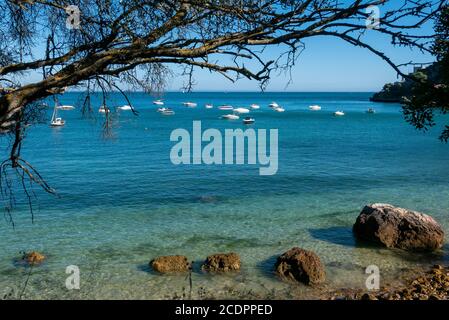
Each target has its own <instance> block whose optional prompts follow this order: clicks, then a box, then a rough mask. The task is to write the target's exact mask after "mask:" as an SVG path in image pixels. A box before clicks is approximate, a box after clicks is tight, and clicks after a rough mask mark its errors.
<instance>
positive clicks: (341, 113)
mask: <svg viewBox="0 0 449 320" xmlns="http://www.w3.org/2000/svg"><path fill="white" fill-rule="evenodd" d="M344 115H345V113H344V112H343V111H336V112H334V116H336V117H343V116H344Z"/></svg>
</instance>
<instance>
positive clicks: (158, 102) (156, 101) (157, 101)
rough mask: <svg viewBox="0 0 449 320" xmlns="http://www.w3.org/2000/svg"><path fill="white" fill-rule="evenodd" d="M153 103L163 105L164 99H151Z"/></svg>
mask: <svg viewBox="0 0 449 320" xmlns="http://www.w3.org/2000/svg"><path fill="white" fill-rule="evenodd" d="M153 104H155V105H157V106H163V105H164V101H162V100H155V101H153Z"/></svg>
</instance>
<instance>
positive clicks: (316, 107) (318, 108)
mask: <svg viewBox="0 0 449 320" xmlns="http://www.w3.org/2000/svg"><path fill="white" fill-rule="evenodd" d="M309 109H310V110H312V111H320V110H321V107H320V106H318V105H315V106H310V107H309Z"/></svg>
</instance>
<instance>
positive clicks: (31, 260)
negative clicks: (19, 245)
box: [23, 251, 45, 266]
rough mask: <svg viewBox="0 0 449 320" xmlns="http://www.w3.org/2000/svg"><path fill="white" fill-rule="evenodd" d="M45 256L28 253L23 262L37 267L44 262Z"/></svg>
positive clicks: (38, 253) (35, 252)
mask: <svg viewBox="0 0 449 320" xmlns="http://www.w3.org/2000/svg"><path fill="white" fill-rule="evenodd" d="M44 260H45V256H44V255H43V254H42V253H40V252H37V251H31V252H27V253H25V254H24V256H23V261H24V262H26V263H27V264H28V265H30V266H36V265H39V264H41V263H42V262H44Z"/></svg>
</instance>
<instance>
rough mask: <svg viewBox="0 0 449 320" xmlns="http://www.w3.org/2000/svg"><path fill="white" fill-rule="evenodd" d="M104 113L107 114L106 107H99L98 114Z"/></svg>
mask: <svg viewBox="0 0 449 320" xmlns="http://www.w3.org/2000/svg"><path fill="white" fill-rule="evenodd" d="M106 111H107V112H109V108H108V107H105V106H101V107H100V108H98V112H99V113H106Z"/></svg>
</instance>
